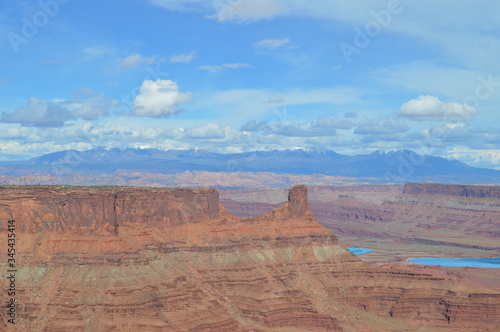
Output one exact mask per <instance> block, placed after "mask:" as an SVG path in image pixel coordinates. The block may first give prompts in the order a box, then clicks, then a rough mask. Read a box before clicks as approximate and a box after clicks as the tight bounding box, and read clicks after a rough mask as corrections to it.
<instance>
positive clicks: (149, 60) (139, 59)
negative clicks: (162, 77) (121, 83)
mask: <svg viewBox="0 0 500 332" xmlns="http://www.w3.org/2000/svg"><path fill="white" fill-rule="evenodd" d="M160 61H163V59H162V58H160V57H158V56H152V57H145V56H143V55H141V54H133V55H129V56H128V57H125V58H122V59H116V62H118V65H119V66H120V67H125V68H133V67H137V66H140V65H143V64H146V65H151V64H154V63H157V62H160Z"/></svg>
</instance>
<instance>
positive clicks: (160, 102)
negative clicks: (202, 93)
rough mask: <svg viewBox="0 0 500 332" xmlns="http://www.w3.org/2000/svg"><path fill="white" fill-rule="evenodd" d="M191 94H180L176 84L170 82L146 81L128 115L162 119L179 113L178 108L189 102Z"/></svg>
mask: <svg viewBox="0 0 500 332" xmlns="http://www.w3.org/2000/svg"><path fill="white" fill-rule="evenodd" d="M192 97H193V95H192V93H191V92H180V91H179V86H178V85H177V83H175V82H173V81H170V80H156V81H152V80H146V81H144V82H143V83H142V85H141V88H140V90H139V94H138V95H137V97H135V99H134V101H133V103H132V112H130V113H129V115H132V116H140V117H152V118H164V117H168V116H171V115H174V114H177V113H179V112H181V110H180V109H179V106H180V105H181V104H183V103H186V102H189V101H191V99H192Z"/></svg>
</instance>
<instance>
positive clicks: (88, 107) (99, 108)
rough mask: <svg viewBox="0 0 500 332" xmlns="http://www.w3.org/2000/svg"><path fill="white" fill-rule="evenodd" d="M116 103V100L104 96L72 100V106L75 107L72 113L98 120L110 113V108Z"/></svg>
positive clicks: (75, 115) (87, 118) (83, 117)
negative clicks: (78, 100)
mask: <svg viewBox="0 0 500 332" xmlns="http://www.w3.org/2000/svg"><path fill="white" fill-rule="evenodd" d="M115 104H116V102H115V101H110V100H109V99H107V98H104V97H103V96H99V97H91V98H87V99H85V100H84V101H83V102H72V106H73V107H74V108H75V109H74V111H73V112H72V115H73V117H74V118H82V119H84V120H97V119H98V118H100V117H102V116H106V115H108V114H109V109H110V108H111V107H112V106H114V105H115Z"/></svg>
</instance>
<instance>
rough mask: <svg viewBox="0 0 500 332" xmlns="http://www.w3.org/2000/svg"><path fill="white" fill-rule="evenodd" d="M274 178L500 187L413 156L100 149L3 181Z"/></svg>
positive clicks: (61, 155)
mask: <svg viewBox="0 0 500 332" xmlns="http://www.w3.org/2000/svg"><path fill="white" fill-rule="evenodd" d="M116 171H137V172H140V173H143V172H146V171H147V172H151V173H165V174H172V173H179V172H185V171H208V172H272V173H286V174H300V175H315V174H324V175H331V176H343V177H355V178H368V179H371V180H372V181H376V182H408V181H437V182H448V183H449V182H457V183H495V184H498V183H500V171H497V170H492V169H485V168H477V167H471V166H469V165H467V164H465V163H462V162H460V161H458V160H448V159H445V158H441V157H434V156H423V155H419V154H417V153H415V152H412V151H408V150H398V151H390V152H383V151H376V152H373V153H371V154H364V155H357V156H348V155H342V154H339V153H336V152H334V151H330V150H325V151H315V150H302V149H296V150H272V151H255V152H245V153H232V154H219V153H212V152H208V151H205V150H199V149H194V150H166V151H165V150H159V149H133V148H127V149H119V148H96V149H92V150H88V151H83V152H82V151H74V150H67V151H60V152H55V153H50V154H46V155H43V156H40V157H37V158H33V159H30V160H28V161H23V162H3V163H0V175H6V176H20V175H30V174H36V175H41V174H61V172H64V173H66V174H68V173H69V172H74V173H75V174H109V173H114V172H116Z"/></svg>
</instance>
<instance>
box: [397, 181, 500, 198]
mask: <svg viewBox="0 0 500 332" xmlns="http://www.w3.org/2000/svg"><path fill="white" fill-rule="evenodd" d="M403 194H408V195H450V196H459V197H489V198H500V187H498V186H495V187H493V186H472V185H455V184H433V183H408V184H406V185H405V186H404V189H403Z"/></svg>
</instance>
